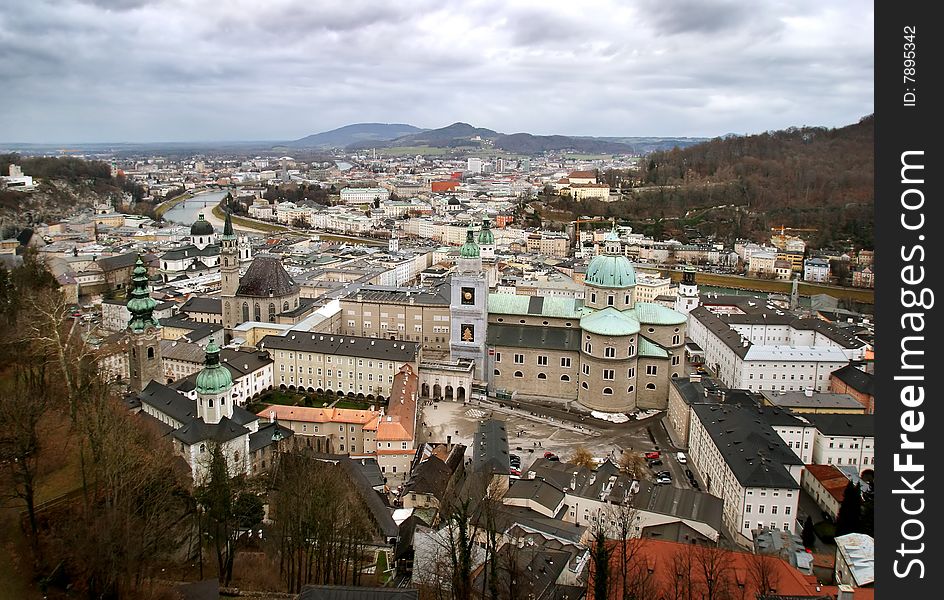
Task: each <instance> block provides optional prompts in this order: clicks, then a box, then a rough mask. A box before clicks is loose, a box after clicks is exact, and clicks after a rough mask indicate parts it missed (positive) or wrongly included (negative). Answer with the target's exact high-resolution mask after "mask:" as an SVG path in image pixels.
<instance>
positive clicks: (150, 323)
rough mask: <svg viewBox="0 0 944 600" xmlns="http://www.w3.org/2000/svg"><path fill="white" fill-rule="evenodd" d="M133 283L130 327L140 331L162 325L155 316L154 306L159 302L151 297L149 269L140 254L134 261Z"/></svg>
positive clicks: (129, 302)
mask: <svg viewBox="0 0 944 600" xmlns="http://www.w3.org/2000/svg"><path fill="white" fill-rule="evenodd" d="M131 285H132V290H131V294H130V295H131V299H130V300H128V305H127V306H128V312H130V313H131V320H130V321H129V322H128V328H129V329H130V330H131V331H133V332H135V333H139V332H141V331H145V330H147V329H149V328H151V327H155V328H156V327H160V326H161V325H160V323H158V322H157V319H155V318H154V307H155V306H157V302H155V301H154V298H151V293H150V292H149V291H148V274H147V269H146V268H145V267H144V261H142V260H141V256H140V255H138V260H137V262H135V263H134V270H132V271H131Z"/></svg>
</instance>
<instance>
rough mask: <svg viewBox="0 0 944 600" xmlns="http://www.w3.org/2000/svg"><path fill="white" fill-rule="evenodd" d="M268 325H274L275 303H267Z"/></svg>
mask: <svg viewBox="0 0 944 600" xmlns="http://www.w3.org/2000/svg"><path fill="white" fill-rule="evenodd" d="M269 323H275V302H269Z"/></svg>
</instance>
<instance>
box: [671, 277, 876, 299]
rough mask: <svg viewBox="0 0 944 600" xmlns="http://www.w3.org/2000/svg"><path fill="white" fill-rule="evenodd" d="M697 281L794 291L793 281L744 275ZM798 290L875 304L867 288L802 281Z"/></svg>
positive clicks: (698, 279)
mask: <svg viewBox="0 0 944 600" xmlns="http://www.w3.org/2000/svg"><path fill="white" fill-rule="evenodd" d="M682 273H683V271H672V270H670V271H669V276H670V277H671V278H672V281H673V283H677V282H678V281H680V280H681V279H682ZM695 281H696V282H697V283H698V285H704V286H712V287H722V288H733V289H738V290H746V291H752V292H766V293H768V294H784V295H787V296H789V295H790V292H791V290H792V289H793V282H792V281H779V280H775V279H759V278H757V277H744V276H742V275H727V274H722V273H704V272H701V271H699V272H698V273H697V274H696V275H695ZM797 288H798V289H797V292H798V293H799V294H800V295H801V296H815V295H816V294H828V295H830V296H832V297H834V298H839V299H840V300H852V301H854V302H859V303H862V304H873V305H874V304H875V290H871V289H867V288H851V287H842V286H837V285H825V284H822V283H808V282H805V281H801V282H800V283H799V285H798V286H797Z"/></svg>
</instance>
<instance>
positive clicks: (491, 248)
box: [479, 219, 495, 260]
mask: <svg viewBox="0 0 944 600" xmlns="http://www.w3.org/2000/svg"><path fill="white" fill-rule="evenodd" d="M479 248H480V249H481V254H482V258H484V259H486V260H490V259H493V258H495V234H494V233H492V230H491V229H490V228H489V223H488V219H482V230H481V231H479Z"/></svg>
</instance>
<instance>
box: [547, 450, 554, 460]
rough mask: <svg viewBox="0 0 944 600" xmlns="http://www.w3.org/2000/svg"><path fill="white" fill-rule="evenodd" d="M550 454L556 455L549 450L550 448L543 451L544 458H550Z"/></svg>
mask: <svg viewBox="0 0 944 600" xmlns="http://www.w3.org/2000/svg"><path fill="white" fill-rule="evenodd" d="M552 456H557V455H556V454H554V453H553V452H551V451H550V450H548V451H547V452H545V453H544V458H547V459H550V458H551V457H552Z"/></svg>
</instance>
